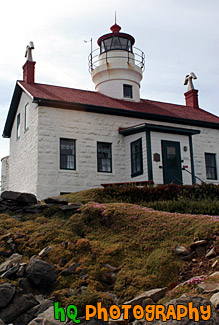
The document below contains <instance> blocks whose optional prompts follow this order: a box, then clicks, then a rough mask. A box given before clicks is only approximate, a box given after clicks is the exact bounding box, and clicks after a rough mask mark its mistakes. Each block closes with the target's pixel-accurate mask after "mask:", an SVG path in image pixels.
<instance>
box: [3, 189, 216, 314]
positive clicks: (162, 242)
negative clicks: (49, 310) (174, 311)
mask: <svg viewBox="0 0 219 325" xmlns="http://www.w3.org/2000/svg"><path fill="white" fill-rule="evenodd" d="M140 190H142V192H144V191H149V194H150V195H149V194H148V197H147V200H148V202H149V203H148V202H147V200H146V197H144V200H142V197H143V196H141V194H139V196H138V195H137V191H138V189H137V188H125V189H122V188H119V189H117V190H116V189H111V188H109V189H104V190H100V189H94V190H90V191H84V192H80V193H75V194H69V195H67V196H68V198H69V201H71V202H78V201H80V202H83V203H86V204H84V205H83V206H82V208H81V211H80V213H77V214H74V215H72V216H71V215H68V213H64V212H61V211H60V210H58V209H56V207H52V208H48V209H46V210H45V211H43V212H42V214H34V215H25V216H23V217H22V218H23V219H22V221H19V220H16V219H14V217H13V216H9V215H7V214H0V236H1V237H0V244H1V246H0V256H2V254H1V253H2V252H5V251H8V250H9V247H8V243H7V241H5V240H4V236H5V235H6V234H7V233H9V232H10V233H11V234H12V235H13V237H14V244H15V247H16V251H17V252H18V253H21V254H23V256H24V257H23V261H24V262H25V261H28V260H29V258H30V257H31V256H33V255H37V254H38V253H39V252H40V251H41V250H42V249H43V248H44V247H46V246H51V247H52V250H51V251H50V252H49V255H48V256H47V257H45V258H44V259H45V260H47V261H48V262H50V263H52V264H54V265H55V266H56V268H57V270H58V271H59V272H61V271H62V270H64V269H66V268H67V267H68V266H70V265H71V264H72V263H78V264H79V266H78V267H77V269H76V271H75V273H74V274H72V275H69V276H61V275H59V277H58V280H57V287H56V291H55V292H53V293H52V295H53V296H55V297H56V299H58V300H59V301H60V302H61V303H62V305H64V306H66V305H67V304H71V303H73V304H75V305H77V306H81V307H80V313H81V314H83V312H84V309H83V308H84V306H85V304H86V303H89V304H95V303H96V302H97V301H100V300H101V301H102V302H103V304H104V305H105V306H106V307H107V306H109V305H110V304H112V299H113V298H112V296H111V295H110V293H111V294H115V295H116V296H117V297H118V298H119V301H120V303H122V302H124V301H126V300H128V299H131V298H133V296H134V295H136V294H139V293H140V292H142V291H145V290H147V289H151V288H156V287H163V286H171V285H172V282H173V281H174V283H178V282H179V274H180V272H182V271H183V269H184V266H185V262H183V261H181V260H180V259H179V258H178V257H177V256H176V255H175V254H174V252H173V249H174V247H175V246H176V245H184V246H185V247H187V248H188V247H189V245H190V244H191V243H192V242H193V240H194V238H199V239H207V240H209V241H210V242H213V240H216V239H217V238H219V222H218V220H219V219H218V218H217V217H214V216H206V215H203V214H201V215H191V214H179V213H169V212H161V211H154V210H152V209H151V208H148V207H145V206H143V202H147V204H148V205H150V206H153V204H154V206H153V207H156V208H160V207H161V208H162V209H164V208H165V209H167V210H168V209H172V207H173V206H174V205H175V208H173V210H175V209H178V208H179V207H180V206H181V209H182V206H183V205H185V201H184V203H183V204H182V202H183V200H185V199H184V198H182V193H184V194H185V196H186V197H189V195H190V197H194V198H195V197H196V196H197V195H198V194H197V193H199V195H200V196H202V198H204V199H205V200H204V201H203V202H205V203H204V204H206V205H207V197H208V196H209V197H211V198H214V199H215V198H217V199H218V187H215V186H212V187H211V188H210V189H209V188H208V187H206V188H205V187H204V186H203V187H200V188H199V189H198V188H196V187H191V188H187V187H184V188H181V187H179V188H178V187H176V186H174V187H172V186H169V190H170V193H171V195H174V200H173V201H172V203H171V202H170V196H171V195H170V194H169V193H168V190H167V189H166V188H165V187H161V188H152V189H150V188H148V189H140ZM116 191H118V192H116ZM132 191H134V193H135V195H136V196H134V194H133V193H132ZM153 191H155V192H156V195H158V193H159V196H158V197H159V198H161V199H162V201H160V200H156V201H157V202H155V199H154V200H152V198H153V195H155V194H154V193H153ZM116 193H117V194H116ZM176 193H177V195H176ZM201 193H202V194H201ZM212 193H214V194H212ZM207 195H208V196H207ZM115 197H116V198H115ZM133 197H135V199H133V200H134V201H139V203H141V204H142V205H136V204H130V203H124V202H122V203H121V202H120V203H112V201H114V200H115V201H117V202H118V201H120V200H121V201H125V200H126V201H129V200H131V198H133ZM164 199H166V200H164ZM94 200H95V201H96V202H94ZM97 201H99V202H97ZM101 201H102V202H101ZM103 201H104V203H103ZM153 201H154V202H153ZM215 202H216V204H218V202H217V201H216V200H215ZM144 204H146V203H144ZM159 204H160V206H159ZM171 204H172V205H171ZM199 205H200V203H199ZM199 209H200V206H199ZM194 211H195V208H194ZM199 211H200V210H199ZM3 261H4V258H3V257H0V262H3ZM107 264H110V265H111V266H113V267H116V268H117V271H116V279H115V282H114V283H113V282H112V283H108V284H106V283H104V281H103V280H102V279H103V275H104V276H105V277H107V276H109V275H110V271H109V269H108V268H107V266H106V265H107ZM59 274H60V273H59ZM173 279H174V280H173ZM171 295H172V296H173V295H174V294H171ZM172 296H171V297H172Z"/></svg>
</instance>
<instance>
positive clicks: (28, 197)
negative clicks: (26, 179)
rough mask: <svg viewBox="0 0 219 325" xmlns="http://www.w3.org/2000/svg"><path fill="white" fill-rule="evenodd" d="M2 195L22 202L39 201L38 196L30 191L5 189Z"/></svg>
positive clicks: (7, 198)
mask: <svg viewBox="0 0 219 325" xmlns="http://www.w3.org/2000/svg"><path fill="white" fill-rule="evenodd" d="M1 197H2V198H3V199H5V200H12V201H17V202H22V203H37V199H36V196H35V195H33V194H30V193H20V192H13V191H5V192H3V193H2V194H1Z"/></svg>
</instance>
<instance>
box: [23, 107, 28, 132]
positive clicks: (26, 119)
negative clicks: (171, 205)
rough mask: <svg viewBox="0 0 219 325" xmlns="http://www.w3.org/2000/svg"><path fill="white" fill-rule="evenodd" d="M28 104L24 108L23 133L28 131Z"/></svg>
mask: <svg viewBox="0 0 219 325" xmlns="http://www.w3.org/2000/svg"><path fill="white" fill-rule="evenodd" d="M28 113H29V112H28V104H27V105H25V107H24V131H27V129H28V119H29V114H28Z"/></svg>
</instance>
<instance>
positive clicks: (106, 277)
mask: <svg viewBox="0 0 219 325" xmlns="http://www.w3.org/2000/svg"><path fill="white" fill-rule="evenodd" d="M100 281H101V282H103V283H105V284H108V285H112V284H114V283H115V282H116V273H115V272H107V273H103V274H101V275H100Z"/></svg>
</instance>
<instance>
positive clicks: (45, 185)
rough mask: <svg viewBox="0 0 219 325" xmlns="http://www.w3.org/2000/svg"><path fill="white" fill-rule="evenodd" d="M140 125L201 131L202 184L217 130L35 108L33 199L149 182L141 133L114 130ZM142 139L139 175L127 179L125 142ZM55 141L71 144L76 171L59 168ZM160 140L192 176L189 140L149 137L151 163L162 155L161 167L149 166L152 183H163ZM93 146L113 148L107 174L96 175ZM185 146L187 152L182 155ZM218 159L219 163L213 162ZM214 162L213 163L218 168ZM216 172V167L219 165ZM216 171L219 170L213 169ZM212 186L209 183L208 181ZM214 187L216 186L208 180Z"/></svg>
mask: <svg viewBox="0 0 219 325" xmlns="http://www.w3.org/2000/svg"><path fill="white" fill-rule="evenodd" d="M141 123H152V124H162V125H169V126H176V127H181V128H189V129H196V130H197V129H200V130H201V134H200V135H193V136H192V139H193V149H194V163H195V174H196V175H197V176H199V177H200V178H201V179H203V181H207V180H206V175H205V160H204V152H212V153H217V156H219V149H217V148H218V146H217V142H218V138H219V132H218V130H211V129H204V128H199V127H192V126H186V125H180V124H174V125H173V124H171V123H165V122H159V121H147V120H143V119H135V118H127V117H122V116H113V115H105V114H98V113H90V112H84V111H76V110H67V109H58V108H46V107H40V108H39V130H38V132H39V142H38V164H39V165H38V168H39V169H38V183H37V196H38V197H39V198H45V197H46V196H49V195H58V194H60V192H74V191H80V190H84V189H88V188H94V187H99V186H100V184H101V183H116V182H127V181H140V180H142V181H143V180H148V176H147V175H148V174H147V154H146V133H145V132H142V133H139V134H135V135H131V136H127V137H124V136H123V135H120V134H119V133H118V128H119V127H123V128H124V127H128V126H133V125H137V124H141ZM140 137H142V146H143V169H144V174H143V175H141V176H138V177H134V178H132V177H131V163H130V142H132V141H134V140H136V139H138V138H140ZM60 138H69V139H74V140H76V170H61V169H60V166H59V164H60V162H59V159H60V149H59V145H60V142H59V141H60ZM161 140H171V141H180V146H181V158H182V160H184V162H183V163H182V165H187V166H188V170H189V171H190V172H191V159H190V151H189V137H188V136H183V135H177V134H174V135H172V134H167V133H160V132H151V143H152V158H153V154H154V153H160V154H161V162H160V164H159V163H157V162H154V161H153V162H152V166H153V176H154V181H155V183H158V184H161V183H163V171H162V169H160V168H159V165H161V164H162V153H161ZM97 141H101V142H110V143H112V173H101V172H97ZM184 146H187V147H188V151H187V152H185V151H183V147H184ZM218 159H219V158H218ZM218 159H217V164H218V163H219V162H218ZM218 167H219V166H218ZM218 170H219V168H218ZM182 174H183V182H184V184H191V183H192V180H191V175H190V174H188V173H186V172H185V171H182ZM207 182H212V181H210V180H209V181H207ZM213 182H214V183H218V181H213Z"/></svg>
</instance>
